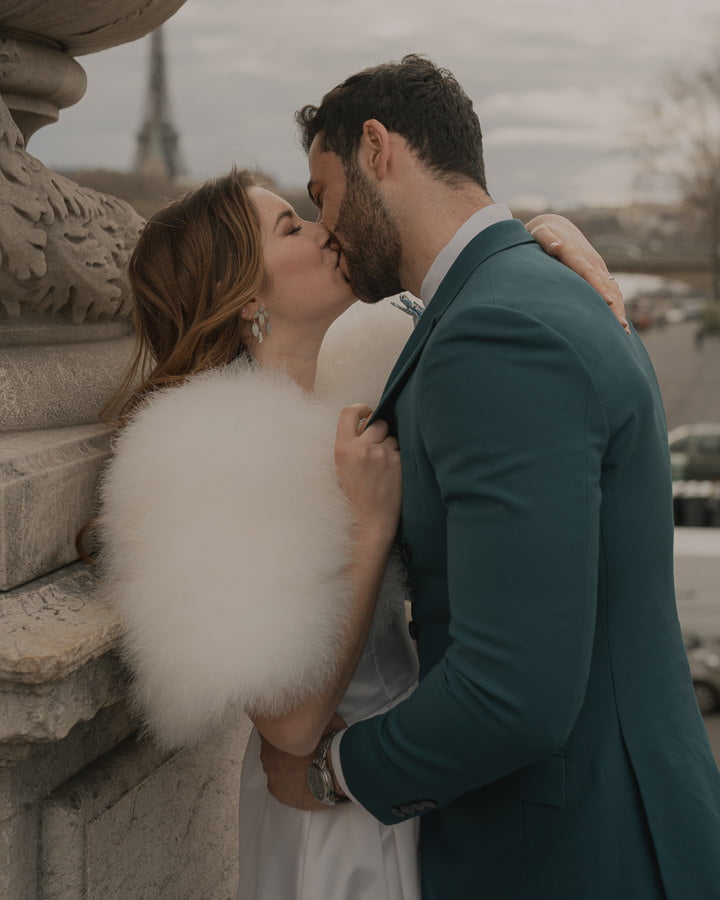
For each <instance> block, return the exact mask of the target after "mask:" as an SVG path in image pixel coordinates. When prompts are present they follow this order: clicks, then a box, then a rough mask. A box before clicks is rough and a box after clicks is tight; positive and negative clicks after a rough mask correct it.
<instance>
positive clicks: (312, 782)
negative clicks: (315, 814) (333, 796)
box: [307, 763, 327, 803]
mask: <svg viewBox="0 0 720 900" xmlns="http://www.w3.org/2000/svg"><path fill="white" fill-rule="evenodd" d="M324 775H325V773H324V772H323V771H322V769H321V768H320V767H319V766H316V765H315V764H314V763H312V764H311V765H310V767H309V768H308V773H307V783H308V787H309V788H310V793H311V794H312V795H313V797H314V798H315V799H316V800H318V801H319V802H320V803H325V802H326V800H327V781H326V779H325V777H324Z"/></svg>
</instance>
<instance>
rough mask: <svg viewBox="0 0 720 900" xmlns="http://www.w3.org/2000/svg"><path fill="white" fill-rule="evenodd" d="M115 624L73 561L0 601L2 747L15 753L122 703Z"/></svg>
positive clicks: (89, 577)
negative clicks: (100, 711)
mask: <svg viewBox="0 0 720 900" xmlns="http://www.w3.org/2000/svg"><path fill="white" fill-rule="evenodd" d="M119 634H120V624H119V622H118V620H117V617H116V616H115V613H114V612H113V610H112V609H111V608H110V607H109V606H108V605H107V604H106V603H105V602H104V600H103V599H102V596H101V595H100V593H99V592H98V590H97V578H96V576H95V573H94V572H93V571H92V570H91V569H90V568H89V567H87V566H85V565H84V564H82V563H76V564H74V565H72V566H68V567H67V568H65V569H62V570H61V571H60V572H56V573H53V574H51V575H48V576H46V577H44V578H40V579H38V580H37V581H34V582H32V583H30V584H27V585H24V586H22V587H20V588H16V589H15V590H13V591H9V592H8V593H7V594H5V595H4V597H3V598H2V604H1V605H0V745H2V747H3V754H4V755H5V756H8V754H9V756H10V757H12V758H18V754H19V755H20V756H22V755H24V754H26V753H27V752H28V745H31V744H35V743H42V742H48V741H54V740H59V739H61V738H63V737H65V736H66V735H67V734H68V733H69V732H70V730H71V729H72V728H73V727H74V726H75V725H76V724H77V723H78V722H85V721H88V720H90V719H92V718H93V716H95V715H96V714H97V712H98V711H99V710H100V709H102V708H104V707H106V706H109V705H111V704H114V703H117V702H118V701H120V700H122V699H123V698H124V696H125V694H126V686H127V675H126V672H125V670H124V668H123V666H122V664H121V662H120V660H119V659H118V657H117V654H116V653H115V652H114V650H115V646H116V643H117V640H118V637H119Z"/></svg>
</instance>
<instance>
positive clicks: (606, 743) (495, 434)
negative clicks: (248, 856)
mask: <svg viewBox="0 0 720 900" xmlns="http://www.w3.org/2000/svg"><path fill="white" fill-rule="evenodd" d="M299 122H300V124H301V127H302V131H303V139H304V143H305V147H306V150H308V151H309V164H310V173H311V177H310V183H309V190H310V194H311V196H312V198H313V200H314V201H315V202H316V204H317V205H318V207H319V208H320V210H321V216H322V221H323V223H324V224H325V225H326V226H327V227H328V228H329V229H330V230H331V231H332V232H334V234H335V235H336V236H337V239H338V242H339V243H340V245H341V247H342V250H343V252H344V265H345V266H346V271H347V275H348V277H349V279H350V281H351V283H352V285H353V287H354V288H355V290H356V293H357V294H358V295H359V296H360V297H361V298H362V299H364V300H366V301H369V302H374V301H377V300H379V299H380V298H382V297H384V296H387V295H391V294H395V293H397V292H398V291H399V290H401V289H407V290H409V291H411V292H412V293H414V294H416V295H419V296H421V298H422V299H423V301H424V302H425V305H426V311H425V313H424V315H423V316H422V318H421V320H420V322H419V324H418V326H417V328H416V329H415V331H414V333H413V335H412V337H411V338H410V340H409V342H408V344H407V346H406V347H405V349H404V351H403V353H402V354H401V357H400V359H399V360H398V363H397V365H396V366H395V369H394V371H393V373H392V375H391V376H390V379H389V381H388V384H387V386H386V389H385V392H384V395H383V398H382V400H381V402H380V405H379V407H378V409H377V411H376V415H377V416H378V417H380V418H383V419H385V420H387V421H388V422H389V423H390V426H391V430H392V431H393V432H394V433H396V434H397V436H398V439H399V443H400V448H401V454H402V463H403V507H402V523H401V532H400V540H401V542H402V543H401V547H402V550H403V553H404V557H405V560H406V563H407V568H408V572H409V576H410V580H411V583H412V585H413V591H414V599H413V621H412V623H411V627H412V632H413V634H414V635H416V636H417V646H418V653H419V658H420V667H421V676H420V684H419V687H418V688H417V690H416V691H415V693H414V694H413V695H412V696H410V697H409V698H408V699H406V700H405V701H403V702H402V703H400V704H399V705H398V706H396V707H395V708H393V709H392V710H390V711H389V712H388V713H386V714H384V715H381V716H377V717H374V718H371V719H368V720H366V721H363V722H360V723H358V724H355V725H353V726H352V727H350V728H348V729H346V730H344V731H341V732H340V733H339V734H337V735H336V736H335V737H334V739H333V741H332V745H331V747H330V749H329V750H328V749H327V747H326V745H327V744H328V743H329V742H328V741H324V742H323V744H322V745H321V752H322V753H324V754H325V757H326V762H327V763H328V765H329V766H330V767H331V771H332V775H333V778H334V789H335V791H337V792H338V793H343V792H347V793H349V795H350V796H351V797H352V798H353V799H354V801H355V802H358V803H360V804H362V805H363V806H364V807H365V808H366V809H368V810H369V811H370V812H371V813H372V814H373V815H375V816H376V818H378V819H379V820H381V821H382V822H385V823H393V822H398V821H401V820H402V819H405V818H407V817H408V816H415V815H422V816H423V820H422V826H421V836H422V837H421V871H422V880H423V893H424V897H425V898H426V900H455V898H475V897H477V898H479V900H495V898H497V900H519V898H527V900H541V898H542V900H610V898H613V900H614V898H622V900H625V898H627V900H661V898H666V897H667V898H670V900H695V898H697V900H700V898H708V900H709V898H711V897H719V896H720V776H719V775H718V771H717V768H716V766H715V763H714V761H713V758H712V755H711V752H710V748H709V746H708V742H707V737H706V734H705V731H704V727H703V723H702V720H701V718H700V716H699V714H698V710H697V706H696V703H695V699H694V695H693V690H692V685H691V682H690V677H689V671H688V666H687V661H686V657H685V652H684V647H683V642H682V638H681V635H680V630H679V626H678V621H677V615H676V611H675V602H674V593H673V572H672V541H673V522H672V508H671V507H672V504H671V482H670V469H669V460H668V449H667V432H666V425H665V419H664V414H663V410H662V404H661V400H660V395H659V392H658V387H657V383H656V380H655V376H654V373H653V370H652V367H651V364H650V362H649V360H648V357H647V355H646V353H645V351H644V348H643V346H642V344H641V342H640V341H639V340H638V338H637V337H636V336H635V335H634V334H633V335H631V336H627V335H626V334H624V333H623V331H622V330H621V329H619V328H618V327H617V324H616V321H615V319H614V317H613V315H612V313H611V312H610V310H609V309H608V308H607V306H606V304H605V303H603V301H602V299H601V298H600V297H598V296H592V290H591V289H590V288H589V287H588V286H587V285H586V284H584V283H583V282H582V281H581V279H579V278H578V277H577V276H575V275H573V274H572V273H571V272H569V271H568V270H566V269H564V268H563V267H562V266H560V265H558V264H557V263H556V262H554V261H553V260H552V259H550V258H549V257H547V256H546V255H545V254H544V253H543V252H542V251H541V250H540V249H539V248H538V247H537V245H535V244H534V242H533V240H532V238H531V237H530V236H529V235H528V233H527V232H526V231H525V230H524V228H523V227H522V226H521V225H520V223H518V222H516V221H514V220H512V219H511V218H510V214H509V212H508V211H507V209H506V208H505V207H502V206H500V205H498V204H494V203H493V201H492V199H491V198H490V196H489V195H488V193H487V188H486V184H485V176H484V171H483V162H482V151H481V135H480V127H479V123H478V121H477V118H476V116H475V114H474V112H473V110H472V104H471V102H470V100H469V99H468V98H467V96H466V95H465V94H464V93H463V91H462V89H461V88H460V86H459V85H458V84H457V82H456V81H455V79H454V78H453V77H452V76H451V74H450V73H448V72H446V71H444V70H441V69H438V68H437V67H435V66H434V65H433V64H432V63H430V62H428V61H426V60H424V59H422V58H419V57H414V56H413V57H406V58H405V59H403V61H402V62H401V63H399V64H387V65H384V66H379V67H377V68H375V69H370V70H367V71H365V72H361V73H359V74H358V75H355V76H353V77H351V78H350V79H348V80H347V81H346V82H345V83H344V84H342V85H339V86H338V87H336V88H335V89H333V90H332V91H331V92H330V93H329V94H327V95H326V96H325V98H324V99H323V101H322V104H321V106H320V107H319V108H315V107H305V108H304V109H303V110H302V111H301V113H299ZM584 295H586V296H584ZM269 768H270V772H271V776H273V777H271V779H270V787H271V790H273V791H274V792H275V793H276V794H277V795H278V796H279V797H280V798H281V799H287V797H288V796H289V795H288V794H287V793H286V792H285V791H286V788H285V786H284V785H283V784H282V783H281V782H280V781H276V780H275V775H274V773H273V769H272V764H271V765H270V766H269ZM321 768H322V765H321ZM289 772H290V769H288V770H287V771H286V773H285V776H284V777H287V778H290V779H291V780H292V778H293V777H295V778H296V780H297V779H302V778H303V772H302V770H301V771H299V773H298V774H297V775H296V776H292V775H289V774H288V773H289ZM315 774H316V775H317V772H315ZM314 788H315V793H316V796H321V797H322V796H323V788H322V785H321V786H320V787H318V785H317V783H315V785H314ZM331 793H332V792H330V797H329V799H332V797H331Z"/></svg>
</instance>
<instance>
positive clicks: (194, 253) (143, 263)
mask: <svg viewBox="0 0 720 900" xmlns="http://www.w3.org/2000/svg"><path fill="white" fill-rule="evenodd" d="M254 183H255V182H254V179H253V177H252V175H250V174H249V173H248V172H244V171H240V170H238V169H235V168H233V169H232V170H231V171H230V172H229V173H228V174H227V175H224V176H221V177H219V178H214V179H212V180H210V181H206V182H205V183H203V184H202V185H200V186H199V187H197V188H193V189H192V190H190V191H188V192H187V193H186V194H184V195H183V196H182V197H180V198H178V199H177V200H173V201H172V202H170V203H168V204H167V205H165V206H163V207H162V208H161V209H159V210H158V211H157V212H155V213H154V214H153V215H152V216H151V217H150V219H148V221H147V223H146V225H145V228H144V229H143V232H142V234H141V235H140V239H139V240H138V243H137V245H136V247H135V249H134V251H133V253H132V256H131V257H130V262H129V269H128V274H129V278H130V285H131V288H132V292H133V298H134V308H133V321H134V324H135V349H134V352H133V356H132V358H131V361H130V364H129V367H128V369H127V372H126V373H125V375H124V376H123V380H122V382H121V384H120V386H119V388H118V390H117V392H116V393H115V395H114V396H113V397H112V398H111V399H110V401H109V402H108V404H107V405H106V406H105V408H104V409H103V411H102V414H101V416H102V419H103V421H105V422H108V423H110V424H112V425H114V426H115V427H118V428H121V427H122V426H123V425H124V424H125V423H126V422H127V421H128V420H129V419H130V418H131V417H132V414H133V413H134V412H135V410H136V409H137V408H138V407H139V406H140V405H141V404H142V402H143V400H144V399H145V398H146V397H147V396H148V395H149V394H150V393H152V392H153V391H154V390H157V389H159V388H164V387H169V386H172V385H178V384H181V383H182V382H183V381H184V380H185V379H187V378H188V377H189V376H191V375H196V374H197V373H199V372H203V371H205V370H206V369H211V368H214V367H216V366H222V365H224V364H226V363H229V362H231V361H232V360H233V359H235V358H236V357H238V356H241V355H247V354H248V348H247V345H246V343H245V337H244V336H245V334H246V331H247V324H246V323H245V320H244V319H243V318H242V316H241V311H242V308H243V306H244V305H245V304H246V303H247V302H248V301H249V300H251V299H252V298H253V297H255V296H256V295H257V293H258V292H259V291H260V289H261V288H262V287H263V285H264V284H265V282H266V279H267V275H266V272H265V270H264V267H263V258H262V241H261V231H260V219H259V216H258V212H257V208H256V207H255V204H254V203H253V202H252V200H251V199H250V197H249V195H248V190H249V188H251V187H252V186H253V185H254ZM94 523H95V520H94V519H93V520H92V521H91V522H88V523H87V524H86V525H84V526H83V528H82V529H81V531H80V533H79V534H78V536H77V539H76V547H77V550H78V553H79V554H80V556H81V558H82V559H84V560H85V561H86V562H91V561H92V559H91V557H90V554H89V553H88V551H87V549H86V548H85V546H84V540H85V538H86V535H87V532H88V531H90V530H91V529H92V526H93V525H94Z"/></svg>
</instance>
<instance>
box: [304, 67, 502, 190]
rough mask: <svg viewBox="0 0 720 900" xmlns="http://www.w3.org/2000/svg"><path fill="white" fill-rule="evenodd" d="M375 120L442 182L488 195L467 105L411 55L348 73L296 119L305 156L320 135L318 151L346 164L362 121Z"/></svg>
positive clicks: (439, 72) (442, 73)
mask: <svg viewBox="0 0 720 900" xmlns="http://www.w3.org/2000/svg"><path fill="white" fill-rule="evenodd" d="M368 119H377V120H378V121H379V122H382V124H383V125H384V126H385V128H387V130H388V131H393V132H396V133H397V134H399V135H402V137H404V138H405V140H406V141H407V142H408V145H409V146H410V147H411V148H412V150H414V151H415V153H416V154H417V157H418V159H419V160H420V161H421V162H423V163H424V164H425V165H426V166H427V167H428V168H429V169H430V170H431V171H432V172H434V173H435V174H436V175H437V176H438V177H439V178H441V179H442V180H444V181H447V182H449V183H451V184H452V183H459V182H461V181H463V180H465V179H467V180H470V181H473V182H475V183H476V184H479V185H480V187H482V188H483V190H487V186H486V183H485V166H484V164H483V154H482V133H481V131H480V122H479V121H478V118H477V116H476V115H475V111H474V109H473V106H472V101H471V100H470V98H469V97H468V96H467V94H466V93H465V91H463V89H462V88H461V87H460V85H459V84H458V82H457V80H456V78H455V76H454V75H453V74H452V72H449V71H448V70H447V69H440V68H438V66H436V65H435V63H433V62H431V61H430V60H429V59H425V58H424V57H422V56H418V55H416V54H411V55H408V56H404V57H403V58H402V59H401V60H400V62H399V63H398V62H390V63H383V65H380V66H375V67H373V68H371V69H365V70H363V71H362V72H358V73H357V74H356V75H351V76H350V78H348V79H347V80H346V81H344V82H343V83H342V84H339V85H337V87H334V88H333V89H332V90H331V91H329V92H328V93H327V94H325V96H324V97H323V99H322V103H321V104H320V106H312V105H308V106H303V108H302V109H301V110H299V111H298V112H297V113H296V114H295V120H296V122H297V123H298V125H299V127H300V133H301V138H302V143H303V147H304V148H305V152H306V153H307V152H308V151H309V150H310V145H311V144H312V142H313V140H314V138H315V137H316V136H317V135H318V134H320V135H321V138H320V140H321V143H320V147H321V149H322V150H331V151H332V152H333V153H336V154H337V155H338V156H339V157H340V159H341V160H342V161H343V164H344V166H345V167H346V168H347V166H348V165H349V164H350V163H351V161H352V160H353V158H354V157H355V154H356V152H357V149H358V147H359V145H360V138H361V137H362V128H363V123H364V122H366V121H367V120H368Z"/></svg>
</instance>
